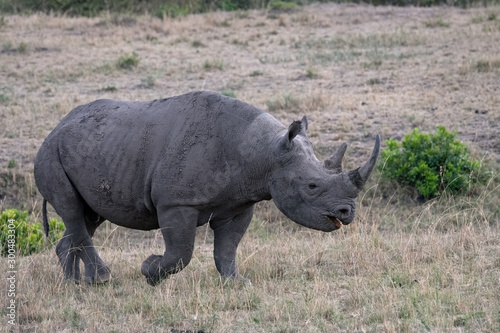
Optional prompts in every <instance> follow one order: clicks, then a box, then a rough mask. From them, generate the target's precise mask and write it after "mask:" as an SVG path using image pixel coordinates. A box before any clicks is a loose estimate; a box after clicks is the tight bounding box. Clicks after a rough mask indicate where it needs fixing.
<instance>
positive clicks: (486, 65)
mask: <svg viewBox="0 0 500 333" xmlns="http://www.w3.org/2000/svg"><path fill="white" fill-rule="evenodd" d="M474 67H475V68H476V70H477V71H478V72H480V73H487V72H492V71H494V70H497V69H499V68H500V59H495V60H478V61H477V62H476V64H475V66H474Z"/></svg>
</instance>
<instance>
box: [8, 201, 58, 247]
mask: <svg viewBox="0 0 500 333" xmlns="http://www.w3.org/2000/svg"><path fill="white" fill-rule="evenodd" d="M27 218H28V212H27V211H23V212H20V211H18V210H17V209H6V210H4V211H3V212H2V213H1V214H0V244H1V247H0V254H1V255H2V256H6V255H7V254H8V245H9V242H8V240H9V238H8V236H9V234H10V233H9V231H10V230H14V234H15V247H16V254H18V255H23V256H24V255H29V254H31V253H35V252H39V251H41V250H42V249H43V248H44V247H45V245H46V244H51V243H53V242H55V241H57V240H59V239H60V238H61V237H62V236H63V234H64V230H65V227H64V223H62V222H61V221H58V220H57V219H55V218H51V219H50V220H49V227H50V232H49V237H48V242H47V241H46V240H45V239H44V237H43V227H42V224H41V223H40V222H36V223H29V222H27ZM9 220H13V223H12V224H11V225H10V226H9V224H10V223H9Z"/></svg>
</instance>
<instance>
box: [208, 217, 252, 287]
mask: <svg viewBox="0 0 500 333" xmlns="http://www.w3.org/2000/svg"><path fill="white" fill-rule="evenodd" d="M252 216H253V207H252V208H249V209H247V210H246V211H244V212H243V213H241V214H239V215H236V216H235V217H234V218H233V219H231V220H229V221H225V222H222V223H221V222H220V221H219V222H215V221H214V222H213V223H212V222H211V223H210V226H211V227H212V229H213V231H214V260H215V266H216V267H217V270H218V271H219V273H220V275H221V276H222V277H225V278H230V279H244V278H242V277H241V276H240V275H239V273H238V269H237V268H236V249H237V248H238V244H239V243H240V241H241V239H242V238H243V235H244V234H245V232H246V230H247V228H248V226H249V225H250V221H251V220H252ZM244 280H245V279H244ZM248 282H250V281H248Z"/></svg>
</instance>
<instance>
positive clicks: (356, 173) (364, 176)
mask: <svg viewBox="0 0 500 333" xmlns="http://www.w3.org/2000/svg"><path fill="white" fill-rule="evenodd" d="M379 150H380V135H378V134H377V137H376V138H375V147H373V151H372V155H371V156H370V159H369V160H368V162H366V164H365V165H363V166H362V167H361V168H358V169H355V170H352V171H349V173H348V175H349V178H350V180H351V181H352V183H353V184H354V185H355V186H356V187H357V188H358V189H359V190H361V189H362V188H363V186H365V183H366V181H367V180H368V177H370V174H371V172H372V171H373V168H374V167H375V164H376V163H377V158H378V153H379Z"/></svg>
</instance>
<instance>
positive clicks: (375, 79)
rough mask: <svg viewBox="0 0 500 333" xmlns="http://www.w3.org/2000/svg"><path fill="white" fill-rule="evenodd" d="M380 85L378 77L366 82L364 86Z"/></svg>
mask: <svg viewBox="0 0 500 333" xmlns="http://www.w3.org/2000/svg"><path fill="white" fill-rule="evenodd" d="M381 83H382V81H381V80H380V79H379V78H378V77H374V78H371V79H369V80H368V81H366V84H368V85H370V86H373V85H376V84H381Z"/></svg>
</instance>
